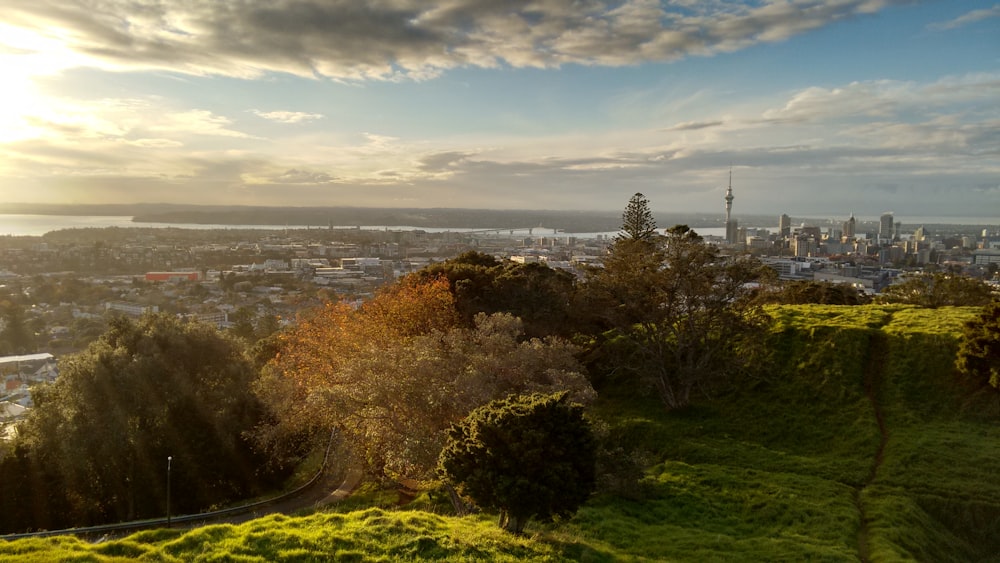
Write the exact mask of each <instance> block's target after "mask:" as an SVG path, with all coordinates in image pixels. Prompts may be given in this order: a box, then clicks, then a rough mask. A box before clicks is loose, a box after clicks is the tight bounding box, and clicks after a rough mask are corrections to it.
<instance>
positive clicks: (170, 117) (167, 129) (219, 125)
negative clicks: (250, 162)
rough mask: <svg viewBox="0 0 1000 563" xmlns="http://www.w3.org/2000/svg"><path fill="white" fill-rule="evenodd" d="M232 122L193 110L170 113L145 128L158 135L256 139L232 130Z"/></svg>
mask: <svg viewBox="0 0 1000 563" xmlns="http://www.w3.org/2000/svg"><path fill="white" fill-rule="evenodd" d="M231 124H232V120H230V119H229V118H227V117H223V116H221V115H216V114H214V113H212V112H210V111H207V110H200V109H193V110H187V111H182V112H176V113H168V114H165V115H163V116H162V117H160V118H159V119H155V120H152V121H151V122H149V123H147V124H146V125H145V127H146V128H147V129H148V130H149V131H154V132H158V133H186V134H191V135H210V136H217V137H235V138H241V139H251V138H254V137H253V136H252V135H248V134H246V133H243V132H241V131H236V130H234V129H230V128H229V125H231Z"/></svg>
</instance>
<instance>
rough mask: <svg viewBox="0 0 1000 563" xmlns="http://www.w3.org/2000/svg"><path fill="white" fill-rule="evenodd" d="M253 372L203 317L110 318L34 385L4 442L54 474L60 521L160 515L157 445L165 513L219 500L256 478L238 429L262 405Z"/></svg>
mask: <svg viewBox="0 0 1000 563" xmlns="http://www.w3.org/2000/svg"><path fill="white" fill-rule="evenodd" d="M255 378H256V372H255V370H254V368H253V366H252V365H251V364H250V362H249V361H248V360H247V359H246V358H245V357H244V355H243V351H242V348H241V347H240V346H239V345H238V344H237V343H236V342H234V341H232V340H230V339H229V338H226V337H224V336H223V335H221V334H220V333H219V332H218V331H217V330H216V329H215V328H214V327H212V326H209V325H205V324H200V323H181V322H180V321H178V320H177V319H176V318H173V317H171V316H169V315H150V316H146V317H144V318H142V319H141V320H139V321H137V322H134V321H130V320H128V319H126V318H124V317H117V318H115V319H113V320H111V321H110V324H109V328H108V331H107V332H106V333H104V334H103V335H102V336H101V337H100V338H99V339H98V340H97V341H96V342H94V343H93V344H91V345H90V346H89V347H88V348H87V350H86V351H84V352H82V353H80V354H78V355H76V356H73V357H70V358H69V359H68V360H67V361H66V362H65V363H61V364H60V375H59V378H58V379H57V380H56V381H55V383H53V384H51V385H48V386H45V387H43V388H41V389H39V390H38V391H37V393H35V405H36V408H35V409H33V410H32V412H31V414H30V416H29V417H28V419H27V420H26V421H25V423H24V424H23V426H22V428H21V431H20V434H19V437H18V442H17V444H16V446H17V447H19V448H23V449H24V450H25V451H26V452H27V454H28V457H29V458H30V460H31V461H33V462H34V463H36V464H37V465H38V466H44V467H47V468H49V471H52V472H54V473H55V474H56V476H57V478H58V481H59V483H60V484H61V489H62V491H61V494H63V495H65V497H66V499H67V504H68V505H69V510H68V511H67V513H66V514H64V515H62V517H63V518H64V519H65V521H64V522H62V523H63V524H64V525H84V524H90V523H99V522H107V521H119V520H130V519H134V518H143V517H152V516H159V515H162V514H164V513H165V510H166V495H165V485H166V483H165V475H164V469H165V465H166V459H167V456H172V457H173V474H172V482H173V486H174V489H173V490H174V491H176V494H174V495H173V499H172V504H173V507H172V508H173V510H174V511H175V512H176V513H180V512H187V511H191V512H193V511H197V510H201V509H204V508H206V507H208V506H211V505H214V504H219V503H223V502H230V501H232V500H235V499H239V498H243V497H244V496H247V495H251V494H257V493H259V492H260V491H261V490H262V489H261V487H262V486H265V485H266V484H267V483H266V481H263V480H262V477H263V476H262V475H261V473H260V469H261V467H262V466H264V461H265V460H264V459H263V457H262V456H260V455H259V454H258V453H256V452H255V451H254V450H253V448H252V444H251V442H250V441H249V439H248V438H247V437H246V434H247V433H248V432H249V431H251V430H252V429H253V428H254V427H255V426H256V425H257V424H259V423H261V422H262V420H263V416H264V414H265V411H264V409H263V406H262V405H261V404H260V402H259V401H258V399H257V398H256V396H255V395H254V394H253V392H252V391H253V390H252V383H253V381H254V379H255ZM24 478H25V482H24V483H23V486H30V483H31V479H30V476H27V475H26V476H25V477H24ZM8 485H10V486H13V485H11V484H9V483H5V487H6V486H8ZM26 525H30V523H26Z"/></svg>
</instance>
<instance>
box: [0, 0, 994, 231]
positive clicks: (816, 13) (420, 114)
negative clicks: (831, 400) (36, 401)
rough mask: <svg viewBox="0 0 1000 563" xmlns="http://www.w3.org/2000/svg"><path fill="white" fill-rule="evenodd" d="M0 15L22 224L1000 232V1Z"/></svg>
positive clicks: (0, 161)
mask: <svg viewBox="0 0 1000 563" xmlns="http://www.w3.org/2000/svg"><path fill="white" fill-rule="evenodd" d="M511 6H513V7H511ZM0 8H3V10H4V14H5V15H4V18H3V20H2V21H0V71H2V72H3V76H4V84H5V86H4V88H3V90H2V91H0V101H2V102H3V103H2V104H0V197H2V199H3V201H6V202H25V203H132V202H165V203H191V204H233V205H290V206H310V205H316V206H357V207H452V208H485V209H490V208H492V209H532V208H537V209H581V210H613V209H618V208H621V207H622V206H624V204H625V202H626V201H627V200H628V198H629V196H630V195H631V194H633V193H635V192H642V193H644V194H645V195H646V196H647V197H648V198H649V200H650V202H651V205H652V208H653V209H657V210H661V209H662V210H665V211H675V212H692V213H694V212H697V213H719V214H720V215H721V214H722V210H723V205H724V203H723V201H724V200H723V197H724V195H725V192H726V188H727V185H728V181H729V171H730V170H732V186H733V192H734V193H735V196H736V204H735V205H734V207H733V217H734V218H735V219H737V220H738V219H739V218H740V216H741V214H753V215H762V214H777V213H789V214H792V215H800V216H818V215H825V216H830V217H837V216H843V218H844V219H846V218H847V216H848V215H849V214H851V213H854V214H855V215H857V216H858V217H859V218H860V217H862V216H871V215H877V214H879V213H881V212H882V211H884V210H893V212H894V213H895V214H896V215H897V216H898V217H906V216H913V217H928V216H935V217H952V216H955V217H957V216H967V217H987V218H988V217H994V216H1000V156H998V155H1000V135H998V133H997V131H1000V110H998V109H997V106H996V100H997V99H1000V68H998V66H1000V65H998V63H1000V39H998V37H1000V34H997V29H998V22H1000V4H993V3H990V2H981V1H963V2H927V3H920V2H918V3H913V2H905V1H898V2H897V1H891V0H838V1H828V2H824V1H819V0H801V1H797V2H784V1H771V0H762V1H754V2H728V1H719V2H688V1H680V0H677V1H664V2H657V1H649V0H628V1H625V2H614V3H603V2H590V3H585V4H577V3H573V4H571V3H569V2H564V1H562V0H544V1H540V2H535V3H530V4H528V3H525V4H520V3H519V4H513V5H510V4H483V3H480V2H473V1H471V0H453V1H449V2H436V3H427V2H417V1H415V0H399V1H394V2H377V1H376V2H368V3H366V4H365V8H364V9H349V8H348V7H346V4H340V3H334V2H321V1H318V0H279V1H272V2H267V3H264V2H256V1H248V2H245V3H243V4H241V9H240V10H235V9H234V7H233V5H230V4H228V3H218V2H207V1H201V0H185V1H180V2H172V3H169V4H161V5H152V6H150V5H147V3H144V2H139V1H138V0H110V1H106V2H100V3H95V2H90V1H87V0H79V1H77V2H71V3H66V2H56V1H54V0H38V1H35V2H32V3H30V4H28V3H23V2H19V1H17V0H0Z"/></svg>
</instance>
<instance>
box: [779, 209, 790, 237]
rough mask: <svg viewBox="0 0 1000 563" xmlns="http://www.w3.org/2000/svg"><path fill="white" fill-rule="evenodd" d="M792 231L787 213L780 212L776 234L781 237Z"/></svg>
mask: <svg viewBox="0 0 1000 563" xmlns="http://www.w3.org/2000/svg"><path fill="white" fill-rule="evenodd" d="M791 232H792V218H791V217H789V216H788V215H786V214H784V213H782V214H781V217H778V234H780V235H781V236H783V237H787V236H788V235H789V234H791Z"/></svg>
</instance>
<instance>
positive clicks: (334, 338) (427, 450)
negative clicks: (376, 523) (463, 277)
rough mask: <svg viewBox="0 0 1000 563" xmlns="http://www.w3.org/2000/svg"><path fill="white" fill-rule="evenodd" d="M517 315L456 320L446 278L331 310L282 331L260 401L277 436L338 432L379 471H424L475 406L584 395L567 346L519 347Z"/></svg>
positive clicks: (399, 474)
mask: <svg viewBox="0 0 1000 563" xmlns="http://www.w3.org/2000/svg"><path fill="white" fill-rule="evenodd" d="M522 330H523V329H522V324H521V322H520V320H519V319H517V318H516V317H513V316H511V315H508V314H499V313H498V314H494V315H484V314H480V315H479V316H477V317H476V319H475V321H474V326H473V327H472V328H467V327H465V326H464V325H463V324H462V323H460V322H459V320H458V314H457V312H456V310H455V307H454V302H453V297H452V295H451V293H450V291H449V284H448V281H447V280H445V279H438V280H435V281H432V282H429V283H418V284H412V285H400V286H396V287H394V288H391V289H388V290H385V291H383V292H381V293H379V294H378V295H377V296H376V297H375V298H374V299H372V300H371V301H369V302H367V303H365V304H364V305H362V306H361V307H360V308H359V309H356V310H355V309H352V308H350V307H347V306H343V305H335V304H328V305H327V306H326V308H325V309H324V310H323V311H320V312H318V313H317V314H316V315H314V316H313V317H311V318H308V319H305V320H303V321H302V322H300V323H299V324H298V325H297V326H296V327H294V328H292V329H290V330H289V331H287V332H286V333H284V334H283V335H282V336H281V345H280V349H279V350H280V351H279V353H278V355H277V358H276V359H275V361H274V362H272V363H271V364H270V365H269V367H268V369H267V375H266V376H265V377H264V378H263V380H262V385H261V394H262V396H263V397H265V400H266V401H267V402H268V403H269V404H270V405H271V406H272V408H273V409H274V411H275V412H276V413H281V418H280V423H279V424H278V425H276V426H273V427H271V428H266V429H264V430H265V432H264V434H263V435H262V438H263V439H264V441H265V442H268V441H270V443H275V442H278V441H280V440H281V439H280V436H283V435H284V436H287V435H290V434H295V433H303V432H309V431H310V430H313V431H315V430H317V429H328V428H331V427H332V428H336V429H337V430H338V432H339V434H340V435H341V436H342V437H343V438H344V439H346V440H347V441H348V443H349V444H350V445H351V446H352V448H353V450H354V452H355V453H356V454H357V455H359V456H360V457H361V458H362V459H363V460H364V461H365V462H366V464H367V465H368V467H369V469H370V470H371V471H372V472H373V473H374V474H376V475H380V476H384V477H387V478H397V479H398V478H404V477H405V478H416V479H421V478H426V477H429V476H430V475H432V472H433V468H434V466H435V465H436V462H437V456H438V453H439V452H440V451H441V448H442V447H443V445H444V439H445V430H446V429H447V427H448V425H449V424H451V423H452V422H455V421H457V420H460V419H461V418H462V417H464V416H465V415H466V414H467V413H468V412H469V411H471V410H472V409H474V408H475V407H477V406H479V405H481V404H483V403H486V402H488V401H490V400H492V399H495V398H498V397H503V396H506V395H507V394H510V393H522V392H533V391H552V390H563V389H568V390H572V391H574V393H575V394H574V396H575V397H578V399H579V400H588V399H589V398H591V397H592V393H593V391H592V389H591V388H590V386H589V384H588V383H587V381H586V379H585V378H584V376H583V375H581V373H580V370H581V367H580V366H579V364H578V363H577V361H576V359H575V357H574V352H575V348H574V347H573V346H571V345H570V344H569V343H567V342H565V341H562V340H557V339H550V340H547V341H542V340H538V339H531V340H524V339H523V338H522Z"/></svg>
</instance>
